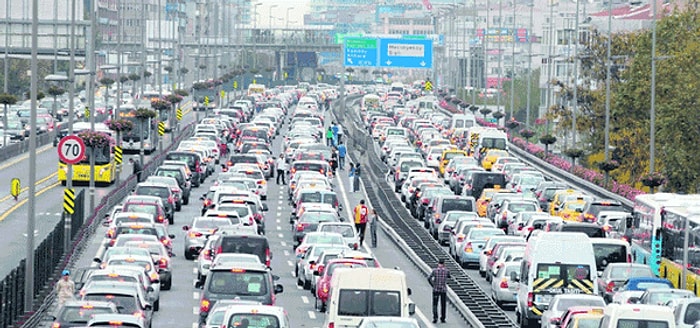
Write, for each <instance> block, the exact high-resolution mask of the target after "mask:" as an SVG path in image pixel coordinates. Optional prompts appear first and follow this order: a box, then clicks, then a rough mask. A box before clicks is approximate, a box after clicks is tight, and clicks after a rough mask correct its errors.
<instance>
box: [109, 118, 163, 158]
mask: <svg viewBox="0 0 700 328" xmlns="http://www.w3.org/2000/svg"><path fill="white" fill-rule="evenodd" d="M118 116H119V118H120V119H126V120H129V121H131V122H132V123H134V128H133V129H132V130H131V131H129V132H123V133H122V136H121V137H122V149H123V150H124V151H125V152H126V151H129V152H138V151H139V150H140V149H141V139H142V138H143V150H144V152H146V153H147V154H148V153H151V152H153V151H155V150H156V147H157V146H158V119H157V118H149V119H148V121H146V122H144V123H143V124H141V120H140V119H138V118H137V117H136V110H135V109H131V110H125V108H122V110H121V111H120V112H119V113H118Z"/></svg>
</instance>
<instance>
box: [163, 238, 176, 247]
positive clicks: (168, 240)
mask: <svg viewBox="0 0 700 328" xmlns="http://www.w3.org/2000/svg"><path fill="white" fill-rule="evenodd" d="M161 242H162V243H163V245H164V246H170V245H171V244H172V243H173V242H172V241H170V239H167V238H165V239H163V240H161Z"/></svg>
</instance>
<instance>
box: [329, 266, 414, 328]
mask: <svg viewBox="0 0 700 328" xmlns="http://www.w3.org/2000/svg"><path fill="white" fill-rule="evenodd" d="M331 286H332V287H331V290H330V295H329V300H330V301H329V302H328V313H327V315H326V322H325V324H324V325H323V326H324V327H335V328H344V327H358V326H359V325H360V323H361V322H362V319H364V318H367V317H403V318H405V317H409V316H410V315H413V314H414V313H415V309H416V306H415V304H414V303H413V302H411V300H410V299H409V295H411V289H410V288H408V286H407V284H406V274H405V273H404V272H403V271H401V270H396V269H387V268H354V269H345V268H339V269H337V271H335V272H333V277H332V278H331Z"/></svg>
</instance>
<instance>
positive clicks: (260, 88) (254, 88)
mask: <svg viewBox="0 0 700 328" xmlns="http://www.w3.org/2000/svg"><path fill="white" fill-rule="evenodd" d="M265 90H266V88H265V85H264V84H257V83H251V84H249V85H248V95H249V96H250V95H253V94H264V93H265Z"/></svg>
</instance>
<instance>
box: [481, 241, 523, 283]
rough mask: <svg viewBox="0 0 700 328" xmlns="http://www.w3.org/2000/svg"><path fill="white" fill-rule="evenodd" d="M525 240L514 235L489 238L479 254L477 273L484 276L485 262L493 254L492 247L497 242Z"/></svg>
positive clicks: (485, 270)
mask: <svg viewBox="0 0 700 328" xmlns="http://www.w3.org/2000/svg"><path fill="white" fill-rule="evenodd" d="M524 242H525V240H524V239H523V238H520V237H516V236H494V237H491V238H489V240H487V241H486V244H484V248H483V250H482V251H481V254H479V274H480V275H481V276H482V277H484V276H485V275H486V272H487V263H488V262H489V260H490V257H491V256H493V255H494V247H496V246H497V245H498V244H499V243H524Z"/></svg>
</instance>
